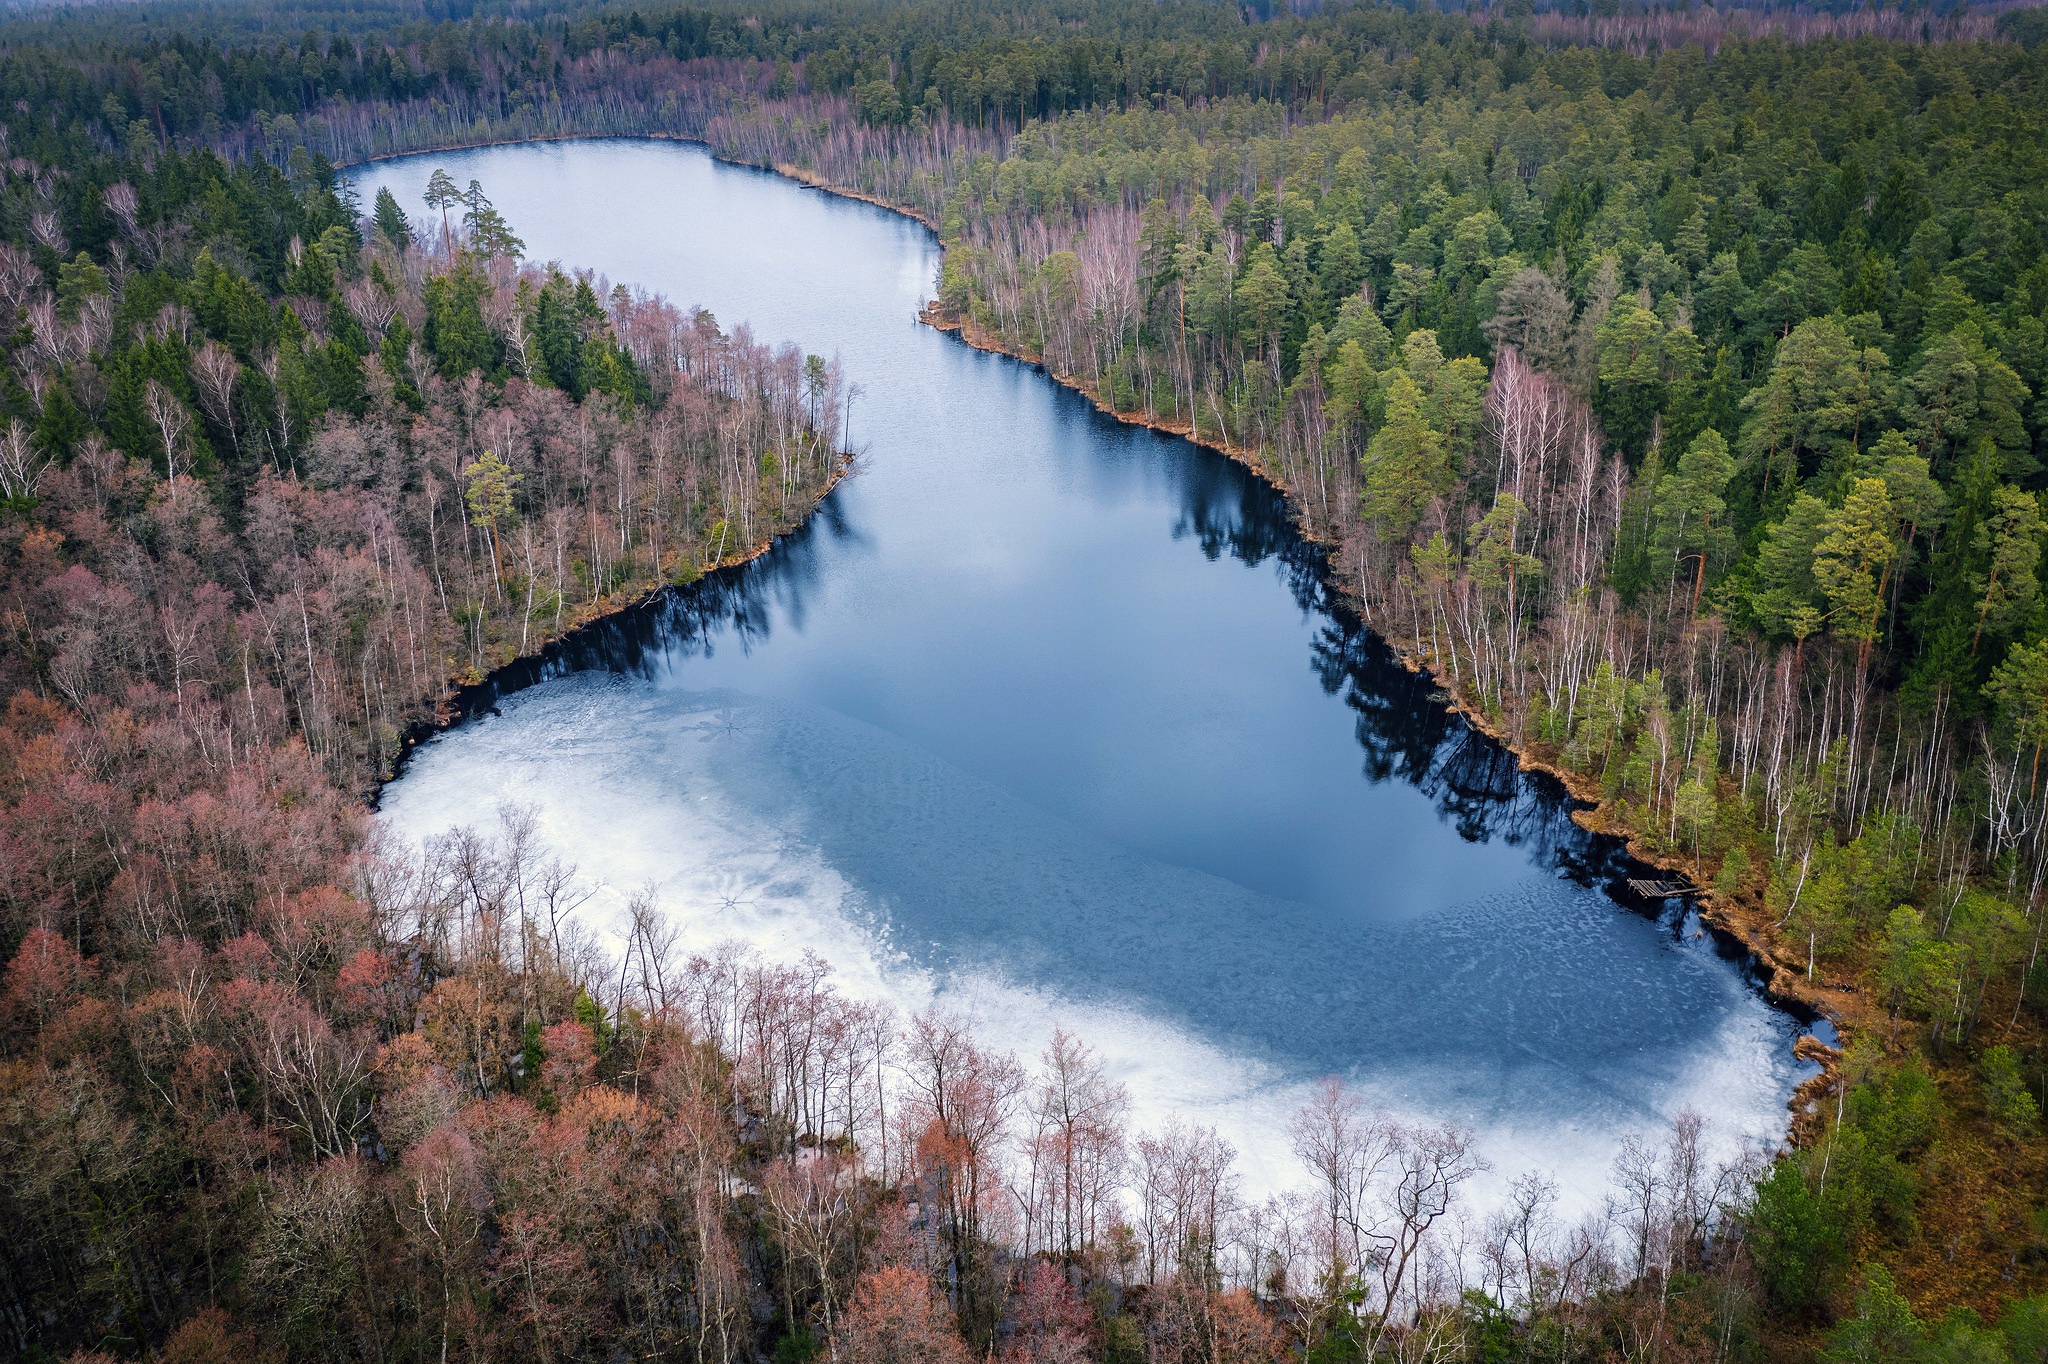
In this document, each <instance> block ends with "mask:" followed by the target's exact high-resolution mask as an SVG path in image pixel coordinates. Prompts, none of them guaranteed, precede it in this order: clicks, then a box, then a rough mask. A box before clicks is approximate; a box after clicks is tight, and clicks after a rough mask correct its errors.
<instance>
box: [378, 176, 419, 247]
mask: <svg viewBox="0 0 2048 1364" xmlns="http://www.w3.org/2000/svg"><path fill="white" fill-rule="evenodd" d="M376 223H377V230H378V231H379V232H382V233H383V234H384V240H386V241H388V242H390V243H391V244H392V245H393V246H396V247H401V248H402V247H404V246H405V245H406V244H407V243H408V242H410V241H411V240H412V224H411V223H409V222H407V221H406V217H405V210H404V209H402V208H400V207H399V206H398V196H397V195H395V194H393V193H392V192H391V186H389V185H379V186H378V187H377V210H376Z"/></svg>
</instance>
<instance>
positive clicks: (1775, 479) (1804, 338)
mask: <svg viewBox="0 0 2048 1364" xmlns="http://www.w3.org/2000/svg"><path fill="white" fill-rule="evenodd" d="M1890 370H1891V361H1890V360H1889V358H1887V357H1886V355H1885V353H1884V352H1883V351H1881V350H1879V349H1877V348H1876V347H1874V346H1858V345H1857V344H1856V343H1855V342H1854V341H1852V340H1851V339H1850V337H1849V334H1848V332H1846V331H1845V330H1843V328H1842V324H1841V323H1839V322H1837V321H1835V320H1834V319H1833V318H1830V317H1816V318H1811V319H1809V320H1808V321H1805V322H1802V323H1800V324H1799V325H1798V326H1797V327H1795V328H1794V329H1793V331H1792V334H1791V335H1790V336H1788V337H1786V338H1785V340H1784V341H1783V343H1781V344H1780V345H1779V347H1778V353H1777V356H1776V357H1775V358H1774V359H1773V360H1772V362H1771V370H1770V374H1769V376H1768V377H1767V378H1766V379H1765V380H1764V383H1763V385H1762V386H1761V387H1759V388H1757V389H1756V390H1755V391H1754V392H1752V393H1750V394H1749V396H1748V397H1746V398H1744V399H1743V400H1742V407H1743V410H1744V411H1746V412H1747V413H1748V414H1749V416H1748V418H1747V419H1746V420H1745V421H1744V422H1743V426H1742V454H1743V460H1744V462H1745V465H1746V467H1748V468H1750V469H1752V470H1754V471H1756V473H1757V474H1758V476H1759V478H1760V488H1759V493H1758V498H1759V501H1758V506H1759V510H1767V509H1768V508H1769V506H1770V501H1771V499H1770V488H1771V487H1772V485H1773V484H1775V485H1776V486H1777V487H1778V488H1779V489H1781V490H1784V491H1785V492H1786V493H1787V494H1789V491H1790V490H1791V489H1792V488H1793V487H1794V486H1796V485H1797V483H1798V481H1799V480H1800V479H1801V478H1804V477H1806V476H1807V475H1809V474H1811V473H1813V472H1815V471H1816V470H1817V469H1819V468H1821V467H1823V466H1824V465H1827V464H1829V463H1834V462H1839V461H1841V460H1843V459H1844V458H1845V457H1847V456H1849V455H1850V454H1852V453H1853V451H1854V450H1855V449H1856V448H1857V446H1858V445H1859V444H1860V442H1861V441H1862V439H1863V437H1864V435H1865V434H1866V433H1871V432H1874V431H1875V430H1876V427H1877V422H1878V419H1879V418H1880V417H1881V416H1882V414H1883V413H1884V411H1885V409H1886V408H1887V407H1888V406H1889V405H1890V402H1891V377H1890Z"/></svg>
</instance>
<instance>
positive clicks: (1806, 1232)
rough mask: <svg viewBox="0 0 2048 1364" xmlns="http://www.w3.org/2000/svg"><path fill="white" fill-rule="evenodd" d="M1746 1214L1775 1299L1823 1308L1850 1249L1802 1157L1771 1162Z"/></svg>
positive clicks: (1806, 1309) (1786, 1305)
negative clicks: (1805, 1170)
mask: <svg viewBox="0 0 2048 1364" xmlns="http://www.w3.org/2000/svg"><path fill="white" fill-rule="evenodd" d="M1745 1220H1746V1222H1747V1224H1748V1231H1749V1244H1750V1250H1751V1253H1752V1255H1753V1256H1754V1257H1755V1260H1756V1266H1757V1272H1758V1274H1759V1275H1760V1276H1761V1278H1762V1279H1763V1284H1764V1291H1765V1293H1766V1294H1767V1295H1768V1296H1769V1298H1770V1300H1771V1302H1772V1303H1773V1305H1775V1306H1777V1307H1778V1308H1780V1309H1781V1310H1784V1311H1787V1312H1793V1313H1799V1314H1802V1315H1803V1314H1807V1313H1812V1312H1815V1311H1818V1310H1819V1309H1820V1307H1821V1306H1822V1305H1823V1304H1825V1303H1826V1302H1827V1300H1828V1296H1829V1294H1831V1293H1832V1292H1833V1291H1834V1285H1835V1280H1836V1278H1837V1277H1838V1276H1839V1275H1840V1273H1841V1271H1842V1267H1843V1265H1844V1264H1846V1263H1847V1261H1848V1258H1849V1251H1848V1246H1847V1245H1846V1244H1845V1243H1844V1242H1843V1240H1842V1233H1841V1230H1840V1228H1839V1227H1838V1226H1837V1225H1836V1223H1835V1219H1834V1218H1833V1217H1832V1216H1830V1215H1829V1212H1828V1210H1827V1208H1826V1207H1824V1206H1823V1205H1822V1203H1821V1201H1820V1199H1819V1198H1817V1197H1815V1196H1814V1192H1813V1189H1812V1188H1811V1187H1810V1186H1809V1185H1808V1184H1807V1182H1806V1176H1805V1174H1804V1173H1802V1172H1801V1170H1800V1168H1799V1165H1798V1162H1797V1161H1795V1160H1791V1159H1781V1160H1779V1161H1778V1162H1777V1163H1776V1164H1775V1165H1773V1166H1772V1167H1771V1172H1770V1174H1769V1175H1767V1176H1766V1177H1765V1178H1764V1179H1763V1180H1762V1181H1760V1182H1759V1183H1758V1184H1757V1186H1756V1193H1755V1196H1754V1198H1753V1199H1752V1200H1751V1202H1750V1207H1749V1213H1748V1216H1747V1218H1746V1219H1745Z"/></svg>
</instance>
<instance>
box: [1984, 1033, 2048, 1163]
mask: <svg viewBox="0 0 2048 1364" xmlns="http://www.w3.org/2000/svg"><path fill="white" fill-rule="evenodd" d="M1977 1074H1978V1076H1979V1078H1980V1079H1981V1080H1982V1081H1983V1086H1984V1106H1985V1107H1986V1108H1988V1109H1989V1110H1990V1111H1991V1117H1992V1121H1994V1122H1996V1123H1997V1124H1998V1127H1999V1130H2000V1131H2002V1132H2004V1133H2005V1135H2006V1136H2007V1137H2008V1138H2009V1139H2011V1140H2013V1141H2022V1140H2025V1139H2026V1138H2028V1137H2035V1136H2039V1135H2040V1133H2041V1105H2040V1104H2038V1103H2036V1102H2035V1101H2034V1094H2033V1091H2032V1090H2030V1089H2028V1088H2027V1080H2026V1076H2024V1075H2022V1074H2021V1073H2020V1058H2019V1057H2018V1056H2017V1055H2016V1054H2015V1053H2014V1052H2013V1049H2012V1048H2011V1047H2008V1046H2005V1045H2004V1044H2002V1043H2001V1044H2000V1045H1998V1046H1995V1047H1987V1048H1985V1049H1984V1054H1983V1055H1982V1056H1980V1057H1978V1058H1977Z"/></svg>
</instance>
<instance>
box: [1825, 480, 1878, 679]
mask: <svg viewBox="0 0 2048 1364" xmlns="http://www.w3.org/2000/svg"><path fill="white" fill-rule="evenodd" d="M1895 521H1896V517H1895V516H1894V514H1893V511H1892V503H1891V495H1890V493H1889V491H1888V490H1887V489H1886V487H1885V482H1884V480H1883V479H1881V478H1859V479H1857V480H1855V482H1854V483H1853V484H1852V485H1851V486H1850V489H1849V496H1848V497H1847V498H1846V499H1845V500H1844V501H1843V503H1842V505H1841V506H1840V507H1839V508H1837V509H1836V510H1835V512H1834V513H1833V514H1832V515H1830V516H1829V517H1828V518H1827V521H1826V523H1825V526H1824V528H1823V533H1822V535H1821V538H1820V540H1819V542H1818V543H1817V544H1816V545H1815V546H1814V551H1813V580H1814V583H1815V584H1816V585H1817V586H1818V587H1819V588H1820V590H1821V592H1822V594H1823V595H1824V596H1825V597H1826V598H1827V602H1828V616H1829V618H1830V619H1831V620H1832V621H1833V629H1834V632H1835V633H1836V634H1837V635H1840V636H1842V637H1843V638H1845V639H1853V640H1855V641H1856V658H1857V666H1858V667H1863V666H1866V665H1867V664H1868V663H1869V659H1870V645H1871V642H1872V641H1873V640H1875V639H1876V638H1877V622H1878V617H1879V616H1880V614H1882V612H1883V610H1884V594H1885V585H1886V578H1887V575H1888V574H1889V573H1890V572H1891V566H1892V561H1893V560H1894V559H1895V558H1897V556H1898V545H1897V544H1896V543H1895V542H1894V541H1893V539H1892V528H1893V525H1894V523H1895Z"/></svg>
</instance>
